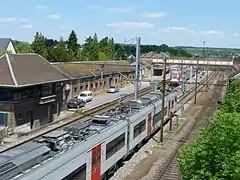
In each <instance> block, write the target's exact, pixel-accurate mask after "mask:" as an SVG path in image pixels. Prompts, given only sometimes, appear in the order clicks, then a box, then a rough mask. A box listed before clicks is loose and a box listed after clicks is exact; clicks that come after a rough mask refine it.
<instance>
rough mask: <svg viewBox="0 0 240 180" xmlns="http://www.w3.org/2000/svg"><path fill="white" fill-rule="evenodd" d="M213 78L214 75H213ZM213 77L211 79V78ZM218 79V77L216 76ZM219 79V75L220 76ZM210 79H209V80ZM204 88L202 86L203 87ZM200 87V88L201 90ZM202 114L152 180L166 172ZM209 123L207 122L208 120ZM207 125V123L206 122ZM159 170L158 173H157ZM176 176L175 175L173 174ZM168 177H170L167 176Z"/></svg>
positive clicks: (204, 108) (158, 179)
mask: <svg viewBox="0 0 240 180" xmlns="http://www.w3.org/2000/svg"><path fill="white" fill-rule="evenodd" d="M213 76H214V75H213ZM213 76H212V77H211V78H213ZM217 76H218V77H219V75H217ZM220 77H221V75H220ZM209 79H210V78H209ZM203 87H204V86H203ZM203 87H202V88H203ZM207 108H208V107H207V106H204V107H203V109H202V111H205V110H206V109H207ZM202 115H204V114H200V116H199V117H198V118H197V120H196V121H195V122H194V124H193V125H192V127H191V129H190V130H189V131H188V132H187V134H186V135H185V136H184V137H183V138H181V139H180V144H178V146H177V148H176V150H175V151H174V152H173V154H172V155H171V156H170V158H169V159H168V160H167V162H166V163H165V165H164V166H163V167H159V168H158V170H157V174H156V176H155V177H154V179H157V180H160V179H162V178H163V177H164V175H165V173H166V172H167V170H168V168H170V166H171V164H172V163H173V162H174V159H175V158H176V156H177V155H178V153H179V149H180V148H181V147H182V145H183V144H184V143H185V142H186V141H187V140H188V138H189V136H190V134H191V133H192V131H193V130H194V129H195V128H196V126H197V124H198V123H199V121H200V120H201V117H202ZM208 121H209V120H208ZM207 124H208V122H207ZM159 170H160V172H159ZM175 174H176V173H175ZM169 176H170V175H169ZM167 178H168V179H171V177H167Z"/></svg>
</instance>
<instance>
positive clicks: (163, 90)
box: [160, 57, 167, 142]
mask: <svg viewBox="0 0 240 180" xmlns="http://www.w3.org/2000/svg"><path fill="white" fill-rule="evenodd" d="M166 62H167V57H164V65H163V80H162V83H163V89H162V110H161V133H160V142H163V123H164V106H165V90H166Z"/></svg>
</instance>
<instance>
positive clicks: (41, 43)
mask: <svg viewBox="0 0 240 180" xmlns="http://www.w3.org/2000/svg"><path fill="white" fill-rule="evenodd" d="M32 49H33V51H34V52H35V53H37V54H40V55H41V56H43V57H44V58H47V49H46V39H45V37H44V36H43V35H42V33H39V32H37V33H36V35H35V36H34V40H33V43H32Z"/></svg>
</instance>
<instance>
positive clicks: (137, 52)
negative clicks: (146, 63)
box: [135, 37, 141, 99]
mask: <svg viewBox="0 0 240 180" xmlns="http://www.w3.org/2000/svg"><path fill="white" fill-rule="evenodd" d="M140 43H141V38H140V37H137V38H136V61H135V63H136V64H135V76H136V77H135V79H136V83H135V99H137V98H138V90H139V76H140V72H139V71H140Z"/></svg>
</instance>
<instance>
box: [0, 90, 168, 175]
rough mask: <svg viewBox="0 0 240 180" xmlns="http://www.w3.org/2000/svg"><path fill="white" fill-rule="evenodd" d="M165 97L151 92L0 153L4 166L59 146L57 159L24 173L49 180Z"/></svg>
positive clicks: (56, 154) (0, 160) (54, 154)
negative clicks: (48, 144)
mask: <svg viewBox="0 0 240 180" xmlns="http://www.w3.org/2000/svg"><path fill="white" fill-rule="evenodd" d="M168 95H169V93H166V96H168ZM161 97H162V94H161V92H160V91H156V92H151V93H148V94H146V95H144V96H142V97H140V98H139V99H137V100H130V101H127V102H125V103H123V104H122V105H121V106H120V107H118V108H114V109H112V110H109V111H108V112H106V113H104V114H102V115H96V116H93V117H92V118H91V119H90V120H89V121H87V122H83V123H76V124H73V125H71V126H68V127H65V128H64V129H63V130H56V131H53V132H50V133H47V134H45V135H43V136H42V137H41V139H38V140H37V141H36V142H31V143H29V144H28V143H26V144H24V145H23V146H19V147H18V148H14V149H12V150H10V151H6V152H5V153H2V154H0V163H2V162H3V163H4V162H7V161H9V160H10V158H12V157H15V160H14V161H12V160H11V161H12V162H13V163H14V164H16V165H19V164H21V163H24V162H26V161H29V160H30V159H31V158H33V157H35V156H38V155H39V154H40V153H42V154H44V153H45V152H49V151H51V149H50V148H48V147H47V146H46V144H47V143H49V142H51V143H56V144H57V148H58V152H57V153H53V156H54V159H53V160H49V161H47V162H44V163H43V164H42V165H40V166H39V167H37V168H35V169H34V170H33V171H31V172H29V173H30V174H28V173H27V174H26V173H24V175H23V176H21V178H23V179H24V178H25V177H28V178H29V177H33V178H36V179H40V178H41V177H44V178H45V176H47V173H48V172H53V171H54V170H55V169H56V168H57V167H58V166H59V167H60V166H61V164H66V163H69V162H70V161H71V160H74V158H76V157H77V156H80V155H81V154H83V153H84V152H86V151H89V150H91V148H93V147H94V146H96V145H97V144H100V143H102V142H103V141H104V140H105V139H106V137H111V136H112V135H113V134H115V133H117V132H120V131H122V130H123V129H124V128H126V127H127V125H128V122H127V121H126V119H130V118H133V117H135V115H143V113H144V111H142V109H145V108H147V107H150V105H152V104H153V103H156V102H159V103H160V99H161ZM166 98H168V97H166ZM139 112H142V113H139ZM144 115H146V114H144ZM3 163H2V164H3ZM0 166H1V164H0ZM36 169H38V171H36ZM0 172H1V169H0ZM38 177H40V178H38Z"/></svg>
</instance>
